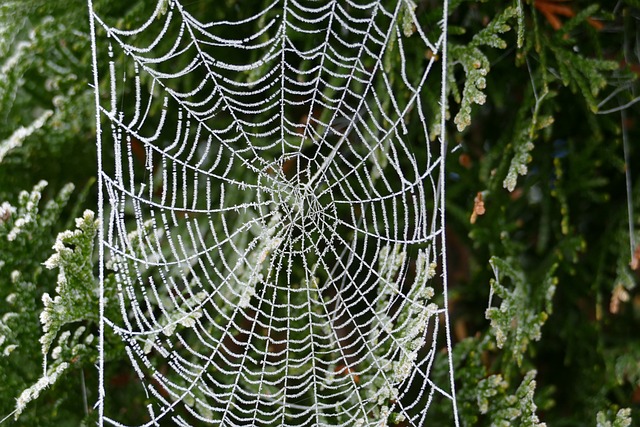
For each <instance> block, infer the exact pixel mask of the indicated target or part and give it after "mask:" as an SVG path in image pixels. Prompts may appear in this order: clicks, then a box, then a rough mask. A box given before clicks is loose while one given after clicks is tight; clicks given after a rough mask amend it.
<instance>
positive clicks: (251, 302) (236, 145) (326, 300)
mask: <svg viewBox="0 0 640 427" xmlns="http://www.w3.org/2000/svg"><path fill="white" fill-rule="evenodd" d="M194 3H195V4H194ZM249 3H251V2H249ZM256 4H257V2H256ZM243 7H244V8H250V7H251V6H246V5H245V6H236V7H235V8H232V7H230V15H232V16H233V19H231V18H227V17H226V16H225V17H224V18H219V19H218V20H209V21H206V20H205V21H203V20H199V19H198V18H197V16H198V13H200V14H201V15H204V12H203V10H204V11H206V8H203V7H202V5H201V4H199V2H180V1H177V0H163V1H160V2H158V4H157V6H156V7H155V10H154V11H152V13H151V14H150V15H149V16H148V17H145V18H144V19H145V21H143V22H141V23H140V24H136V25H133V26H130V25H124V24H122V23H121V22H117V20H114V23H112V24H110V23H108V19H106V18H104V17H102V16H101V15H100V14H99V13H98V12H97V11H95V10H94V9H93V6H92V2H91V0H89V9H90V16H91V36H92V48H93V53H94V64H93V66H94V83H95V97H96V98H95V99H96V106H97V126H98V153H99V154H98V168H99V184H100V187H99V188H100V195H99V197H100V200H99V203H100V209H101V213H100V215H101V218H102V221H103V222H102V223H103V227H102V230H101V231H100V243H101V245H100V257H101V268H100V281H101V301H100V310H101V313H100V314H101V323H100V328H101V340H100V360H99V373H100V390H99V401H98V404H97V405H98V409H99V425H105V424H106V425H115V426H121V425H145V426H151V425H180V426H187V425H210V424H212V425H221V426H249V425H257V426H278V425H283V426H287V425H292V426H293V425H349V426H364V425H372V426H373V425H376V426H378V425H379V426H384V425H387V423H389V425H395V424H394V423H399V424H398V425H411V426H422V425H425V424H426V423H427V422H428V419H429V418H428V417H427V413H428V411H429V409H430V408H431V407H432V406H433V405H432V403H433V404H434V405H435V404H436V403H434V402H439V403H437V405H440V406H443V405H444V406H446V407H447V408H449V409H448V411H449V415H450V416H452V419H453V420H454V422H455V424H456V425H457V424H458V421H457V411H456V406H455V390H454V387H453V370H452V364H451V356H450V354H451V343H450V338H449V322H448V315H447V295H446V268H443V267H444V266H445V263H446V257H445V255H446V254H445V252H444V249H443V248H444V203H443V200H444V179H443V173H444V167H443V163H444V161H443V156H444V153H445V147H446V146H445V142H444V137H443V136H440V139H439V140H438V143H437V144H433V143H431V142H430V138H429V136H430V131H429V130H428V127H427V122H428V121H431V122H432V123H434V122H435V123H436V124H437V125H439V127H440V128H443V124H444V111H443V108H442V107H441V106H442V105H443V102H442V99H441V97H442V93H444V90H443V88H442V85H443V84H444V79H442V81H440V79H436V81H435V83H432V82H429V85H430V87H435V88H436V90H435V91H433V92H432V93H433V94H435V95H431V98H435V99H432V100H431V101H433V102H432V103H433V105H435V108H431V110H433V111H430V112H427V110H428V108H427V106H425V105H423V104H424V103H425V96H424V93H425V89H426V88H427V85H426V84H427V76H428V75H429V73H430V71H431V70H432V69H435V67H442V70H441V71H440V76H444V75H445V73H444V71H445V69H444V66H445V65H444V64H446V45H445V44H446V4H445V5H444V16H443V17H442V21H441V22H440V23H439V25H438V28H436V29H435V30H434V29H430V31H432V32H435V34H436V35H437V37H436V39H435V40H430V39H429V38H428V37H427V33H426V31H427V30H426V29H423V28H422V27H421V25H420V24H418V23H416V19H417V18H416V14H415V13H416V12H415V11H416V8H415V5H414V4H413V3H412V2H411V1H398V2H394V1H382V0H380V1H369V2H359V1H356V0H344V1H342V0H341V1H333V2H312V1H302V0H299V1H293V0H280V1H273V2H271V3H269V2H265V4H264V7H263V8H262V9H261V10H259V11H255V12H251V11H248V10H243V9H242V8H243ZM231 12H233V13H231ZM432 38H433V36H432ZM415 52H419V55H420V58H419V59H418V61H417V62H416V60H415V57H416V55H415ZM425 53H427V54H428V55H426V56H425ZM408 57H410V59H407V58H408ZM438 61H440V62H438ZM436 64H437V65H436ZM101 73H104V76H102V75H101ZM99 82H103V83H104V82H107V83H106V84H105V85H103V86H99ZM429 117H430V118H429ZM438 117H439V118H438ZM105 124H106V125H105ZM114 343H115V344H114ZM117 343H120V345H124V349H125V352H126V354H127V356H128V358H127V360H126V362H125V363H124V365H125V367H122V366H120V365H117V366H115V365H114V366H115V367H113V366H111V365H112V364H115V363H120V364H122V362H115V361H114V362H111V358H110V357H109V356H110V354H109V351H110V349H112V348H113V347H114V346H117ZM438 358H442V362H440V365H439V366H441V367H442V368H440V369H441V370H444V371H446V374H444V375H440V376H439V377H438V378H439V382H440V383H436V380H435V379H434V377H435V376H434V374H433V373H434V366H438V362H437V359H438ZM127 370H128V372H125V373H123V371H127ZM114 372H115V373H116V374H117V375H119V376H120V377H122V375H126V374H129V375H130V377H131V378H134V380H133V382H134V383H135V386H134V389H135V390H136V392H137V393H138V394H139V395H140V398H138V399H136V398H134V399H133V402H138V403H140V402H142V406H143V407H142V409H140V408H138V409H139V412H140V414H138V415H139V418H138V419H134V418H135V417H134V416H133V415H131V414H127V413H126V412H122V411H120V412H117V411H114V410H112V412H114V413H108V412H109V409H108V408H112V407H113V406H116V407H117V405H119V404H121V403H118V401H117V400H114V402H115V403H113V404H111V405H110V399H117V395H118V391H117V390H112V388H113V384H114V380H113V378H110V377H109V375H111V376H113V375H115V374H114ZM432 411H433V409H432ZM441 412H442V411H441Z"/></svg>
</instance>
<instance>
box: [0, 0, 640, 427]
mask: <svg viewBox="0 0 640 427" xmlns="http://www.w3.org/2000/svg"><path fill="white" fill-rule="evenodd" d="M237 3H240V2H239V1H234V0H226V1H224V2H216V3H215V5H209V6H207V7H208V8H209V9H210V11H209V12H208V13H211V14H212V16H214V17H217V18H219V17H220V16H225V14H227V13H232V12H230V11H233V10H234V7H236V6H237ZM415 3H416V6H417V7H416V9H415V13H416V14H417V16H418V18H419V20H420V22H421V23H422V22H423V23H424V25H425V28H427V29H428V28H429V26H432V28H433V26H435V25H437V19H438V16H439V15H440V14H441V13H440V12H439V11H438V10H436V9H437V8H438V7H441V5H440V4H439V3H440V2H436V1H429V0H427V1H416V2H415ZM96 4H97V5H98V7H100V9H101V10H103V11H106V13H108V14H109V15H110V16H111V17H117V18H118V19H121V20H122V22H127V21H128V20H136V19H140V17H141V16H145V13H146V12H147V11H146V9H147V8H148V7H149V6H148V5H146V6H145V5H144V2H142V1H121V0H118V1H115V0H109V1H107V0H100V1H96ZM639 7H640V4H638V2H637V1H636V0H624V1H620V2H617V3H616V4H615V5H613V4H609V3H607V2H600V3H598V2H595V1H593V0H573V1H566V2H560V1H553V0H529V1H525V0H521V1H513V2H500V1H497V0H485V1H472V0H468V1H465V0H453V1H451V3H450V5H449V11H450V17H449V20H450V28H449V35H450V37H449V43H450V45H449V46H450V50H449V56H448V60H449V62H450V63H449V75H448V76H447V79H448V81H449V83H450V85H449V88H448V89H449V93H448V100H449V105H448V112H449V115H450V117H449V120H448V126H449V128H448V129H447V134H448V139H449V146H450V154H449V155H448V166H447V167H448V170H449V176H448V180H449V182H448V185H447V188H448V190H447V191H448V194H447V210H448V230H447V233H448V243H449V248H448V250H449V258H450V265H449V271H450V276H451V283H450V288H451V296H450V302H451V307H450V310H451V313H452V321H453V325H454V331H455V335H454V337H453V338H454V349H453V353H454V363H455V369H456V371H455V372H456V386H457V392H458V406H459V411H460V415H461V420H462V423H463V425H468V426H472V425H487V426H488V425H496V426H502V425H505V426H506V425H523V426H539V425H543V423H546V424H547V425H553V426H556V425H558V426H573V425H594V424H596V425H598V426H627V425H630V424H631V420H632V419H633V420H636V421H638V420H640V363H638V361H639V360H640V337H639V336H638V334H637V331H638V330H640V295H639V294H638V290H637V281H638V280H639V278H640V170H639V169H638V165H640V148H638V144H637V141H638V136H639V133H640V132H639V127H638V126H639V124H638V123H637V117H640V115H638V112H639V111H638V105H640V104H634V103H633V101H634V100H635V99H636V98H635V96H636V92H637V89H638V84H637V75H638V73H639V72H640V71H639V70H640V65H639V64H640V53H639V52H640V44H638V43H640V42H639V41H638V40H640V38H639V35H640V23H639V21H638V20H639V18H640V10H639V9H638V8H639ZM87 27H88V25H87V16H86V3H85V2H84V1H81V0H68V1H66V2H45V1H40V0H38V1H30V2H23V1H9V2H4V3H3V4H2V5H0V65H1V66H0V124H2V126H0V165H1V167H0V203H2V204H1V207H0V297H1V298H2V300H3V301H4V303H3V304H2V305H0V315H1V317H0V417H4V416H5V415H9V414H11V413H12V412H13V411H14V410H15V409H16V408H17V409H19V412H21V414H20V415H19V417H18V418H17V421H13V420H14V419H15V416H11V417H10V418H9V419H7V421H5V423H6V424H8V425H30V426H49V425H56V426H62V425H69V426H77V425H82V424H85V425H89V424H92V423H93V421H94V420H95V413H94V412H93V411H92V405H93V403H94V402H95V399H96V383H97V374H96V372H95V368H94V363H95V361H96V357H97V352H96V349H95V346H94V345H92V343H93V341H92V340H93V337H94V336H95V335H96V331H97V320H98V319H97V312H98V311H97V307H98V301H97V298H96V297H95V293H96V289H97V284H96V283H97V281H96V277H95V265H96V256H95V254H94V253H93V252H94V251H93V245H94V240H95V232H96V224H95V222H94V221H93V215H92V213H91V212H85V213H84V214H81V212H82V211H83V210H85V209H95V197H94V193H95V190H96V189H95V186H94V185H93V182H94V178H93V175H94V174H95V144H94V141H95V128H94V124H93V117H94V112H93V101H92V96H93V95H92V93H93V92H92V89H91V87H89V85H88V81H90V80H91V77H90V76H91V74H90V64H91V58H90V50H89V48H88V35H87V32H88V28H87ZM407 32H408V33H409V34H410V33H411V31H410V29H408V31H407ZM425 54H429V53H428V52H417V53H415V56H414V58H417V55H425ZM409 55H411V53H409ZM388 60H389V61H392V60H393V58H392V57H391V58H389V59H388ZM432 77H433V78H437V76H432ZM424 99H425V103H428V102H430V103H437V100H438V99H439V98H438V96H437V94H435V93H429V92H428V90H427V91H426V93H425V95H424ZM621 106H624V108H617V107H621ZM434 110H436V109H435V107H434ZM438 123H439V120H437V118H435V119H434V121H433V129H434V134H437V133H438V132H439V131H440V130H439V129H438V128H437V124H438ZM625 141H626V148H625V147H624V145H625ZM627 170H629V171H630V172H631V181H630V182H627V176H626V175H625V172H626V171H627ZM41 180H46V181H47V182H48V185H47V184H46V183H44V182H41ZM69 182H71V183H72V184H67V183H69ZM74 186H75V187H77V188H80V189H84V190H81V191H75V190H73V187H74ZM627 190H629V191H630V194H629V197H628V194H627ZM629 208H631V211H632V212H633V216H632V218H631V219H630V218H629V216H628V211H629ZM76 217H80V218H79V219H78V220H77V221H75V222H74V219H75V218H76ZM630 220H631V221H632V223H633V225H634V227H632V229H634V230H635V235H630V227H629V221H630ZM65 230H69V231H65ZM630 242H631V244H630ZM56 276H57V277H56ZM106 288H107V291H109V290H111V291H113V289H114V288H115V285H114V279H113V277H109V278H107V283H106ZM107 345H109V346H110V350H109V352H110V353H109V354H111V355H113V356H112V357H113V358H114V360H116V361H117V360H118V358H121V359H124V358H125V357H126V356H125V354H124V349H123V348H122V346H121V344H118V343H117V342H115V341H114V342H112V343H107ZM43 353H44V356H46V357H44V356H43ZM43 360H46V366H44V372H43ZM439 360H440V362H441V366H436V371H435V373H436V375H442V376H445V375H446V366H445V364H444V362H445V360H444V358H441V359H439ZM110 378H112V380H111V382H110V383H109V386H110V387H113V388H114V389H117V391H118V395H119V396H122V397H121V401H120V403H121V407H120V408H121V409H120V410H122V411H125V412H126V411H128V412H129V413H130V414H131V415H130V416H131V419H132V420H134V419H136V417H139V416H141V414H138V413H136V411H139V408H141V407H142V406H143V404H144V402H139V401H131V400H130V399H129V398H128V396H129V394H128V393H131V392H132V390H133V389H134V388H135V387H134V386H132V385H131V383H132V379H130V378H121V377H119V376H118V372H117V371H116V372H111V373H110ZM78 396H82V397H83V398H82V399H79V398H78ZM16 399H18V400H17V407H16ZM114 410H115V409H114ZM431 411H432V412H433V413H434V414H432V415H431V417H433V418H434V419H438V420H442V421H441V425H451V423H450V422H449V421H448V417H450V416H451V415H450V414H448V413H447V411H445V410H442V414H440V416H439V417H438V416H437V413H438V412H439V411H440V409H439V407H438V406H437V405H434V406H432V408H431ZM389 423H390V425H393V420H391V419H390V420H389Z"/></svg>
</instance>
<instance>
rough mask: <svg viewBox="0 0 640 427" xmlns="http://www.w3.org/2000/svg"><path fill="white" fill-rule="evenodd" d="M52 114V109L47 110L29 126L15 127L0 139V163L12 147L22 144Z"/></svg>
mask: <svg viewBox="0 0 640 427" xmlns="http://www.w3.org/2000/svg"><path fill="white" fill-rule="evenodd" d="M52 115H53V111H51V110H47V111H45V112H44V113H42V114H41V115H40V117H38V118H37V119H35V120H34V121H33V122H32V123H31V124H30V125H29V126H23V127H20V128H18V129H16V130H15V131H14V132H13V134H11V136H10V137H9V138H7V139H5V140H4V141H0V163H1V162H2V159H4V157H5V156H6V155H7V153H8V152H9V151H11V150H13V149H14V148H17V147H20V146H22V143H23V142H24V140H25V139H27V138H28V137H29V136H31V135H32V134H33V133H34V132H35V131H37V130H38V129H40V128H41V127H42V126H44V124H45V122H46V121H47V120H48V119H49V117H51V116H52Z"/></svg>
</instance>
